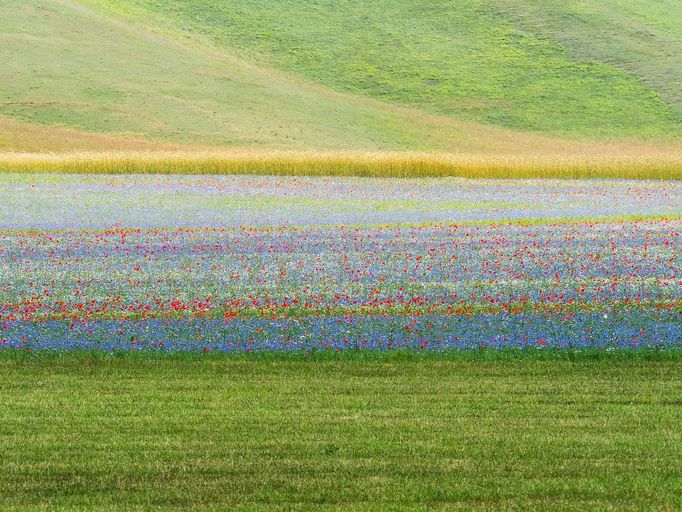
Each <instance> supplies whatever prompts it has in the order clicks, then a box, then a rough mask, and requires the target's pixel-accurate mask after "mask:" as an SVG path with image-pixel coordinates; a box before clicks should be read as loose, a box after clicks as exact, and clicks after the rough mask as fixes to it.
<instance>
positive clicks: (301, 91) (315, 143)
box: [0, 0, 561, 152]
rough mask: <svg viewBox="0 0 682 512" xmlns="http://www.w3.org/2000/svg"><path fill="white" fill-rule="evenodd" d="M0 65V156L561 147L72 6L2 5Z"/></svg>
mask: <svg viewBox="0 0 682 512" xmlns="http://www.w3.org/2000/svg"><path fill="white" fill-rule="evenodd" d="M0 60H2V62H3V66H2V70H0V80H1V81H2V84H3V89H2V93H1V94H0V116H5V119H4V120H3V119H2V117H0V147H2V148H4V149H6V150H10V151H19V150H22V151H23V150H31V151H45V150H47V151H52V150H54V149H55V148H57V149H59V150H63V149H71V148H74V149H87V148H90V149H93V150H100V149H106V148H107V145H109V147H110V148H111V149H121V146H122V145H124V144H123V142H121V140H120V139H123V140H130V141H131V142H130V145H129V147H130V149H145V148H144V147H142V148H141V147H140V146H142V145H143V144H144V141H145V140H146V144H147V146H151V144H150V140H151V141H165V142H166V143H168V142H172V143H176V144H189V145H193V146H197V145H204V146H238V147H246V146H249V147H252V146H258V147H268V148H297V149H304V148H334V149H358V148H361V149H368V150H377V149H407V148H412V149H421V150H427V149H428V150H438V149H440V150H444V149H452V148H459V149H462V150H467V151H474V152H481V151H490V150H492V149H495V150H496V151H501V152H510V151H516V150H517V149H516V148H518V147H519V146H521V147H524V146H525V147H529V148H533V149H536V150H537V148H542V147H555V146H557V145H559V146H561V143H560V142H556V141H553V140H552V139H549V138H543V137H540V136H532V135H524V134H515V133H514V132H511V131H507V130H501V129H498V128H492V127H483V126H478V125H475V124H473V123H467V122H462V121H458V120H454V119H450V118H445V117H442V116H430V115H427V114H425V113H423V112H421V111H418V110H414V109H406V108H401V107H396V106H393V105H390V104H387V103H381V102H378V101H374V100H371V99H365V98H361V97H358V96H352V95H348V94H339V93H335V92H333V91H331V90H329V89H327V88H324V87H322V86H319V85H316V84H314V83H311V82H308V81H305V80H302V79H300V78H296V77H294V76H292V75H288V74H284V73H281V72H279V71H276V70H273V69H267V68H262V67H257V66H254V65H252V64H250V63H248V62H246V61H244V60H239V59H237V58H235V57H234V56H233V55H231V53H230V52H226V51H217V50H212V49H210V48H207V47H206V46H205V45H204V46H201V45H199V44H194V43H192V42H187V41H185V42H183V41H181V40H180V41H176V39H173V38H171V37H170V36H165V35H158V34H155V33H152V32H151V31H149V30H146V29H144V28H140V27H139V26H138V25H136V24H134V23H130V22H124V21H120V20H119V19H117V18H116V17H115V16H114V17H111V16H105V15H102V14H100V13H98V12H96V11H94V10H92V9H90V8H88V7H87V6H85V5H82V4H80V3H78V2H76V1H69V0H58V1H46V0H38V1H36V2H24V1H20V0H10V1H9V2H3V4H2V5H0ZM8 120H9V121H14V122H13V123H10V122H9V121H8ZM17 121H20V123H17ZM22 123H24V124H22ZM26 123H29V124H30V125H49V126H53V127H59V130H58V133H56V134H55V135H54V136H53V137H46V134H45V133H44V132H41V133H33V136H30V135H31V134H32V133H31V132H29V131H27V128H26ZM64 127H67V128H71V129H75V130H77V131H78V132H80V133H99V134H106V135H107V136H108V138H106V139H97V140H92V137H90V141H89V142H88V144H87V145H86V147H83V143H82V142H80V141H78V139H77V138H76V137H74V133H73V132H69V131H64ZM17 131H19V133H20V134H22V136H16V135H15V133H16V132H17ZM24 134H25V135H24ZM113 136H115V137H113ZM86 138H87V135H86ZM63 139H66V141H63ZM157 149H160V148H158V147H157Z"/></svg>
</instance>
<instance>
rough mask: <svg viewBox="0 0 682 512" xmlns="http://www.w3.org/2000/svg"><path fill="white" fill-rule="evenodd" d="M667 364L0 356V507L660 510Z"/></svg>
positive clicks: (670, 447)
mask: <svg viewBox="0 0 682 512" xmlns="http://www.w3.org/2000/svg"><path fill="white" fill-rule="evenodd" d="M552 354H554V355H552ZM675 354H676V353H670V352H660V353H656V352H644V353H640V354H637V353H632V352H628V353H623V354H618V353H617V354H608V353H604V352H601V353H591V354H590V353H586V354H583V355H580V354H573V355H571V354H566V353H563V354H557V353H551V352H550V353H546V355H533V354H531V355H524V356H523V357H520V356H515V355H504V354H502V355H500V354H498V355H495V354H492V355H490V354H489V353H487V352H484V353H483V354H480V355H479V354H476V353H473V354H471V353H467V354H464V355H459V356H458V355H456V354H451V355H450V356H447V355H446V356H439V355H433V354H432V355H428V354H427V355H420V354H417V355H410V354H400V353H397V354H393V355H390V354H389V355H379V354H374V355H373V354H366V353H363V352H361V353H358V354H352V353H351V354H344V355H335V354H331V355H330V356H329V357H324V356H310V355H303V354H296V355H286V354H280V355H273V354H269V355H268V354H264V355H262V356H251V357H249V356H243V355H242V356H237V357H229V356H212V355H209V356H208V357H203V356H199V355H195V356H191V355H185V356H183V355H175V356H168V357H159V356H157V355H152V356H151V357H147V356H144V355H140V356H136V355H134V354H133V355H130V356H121V357H111V356H103V355H97V354H89V355H88V354H80V355H78V354H70V355H57V354H55V355H52V356H49V355H43V356H41V355H38V356H35V355H26V354H22V353H2V355H1V356H0V372H2V376H3V378H2V380H1V381H0V396H1V397H2V401H1V402H0V416H1V417H2V421H1V422H0V460H1V461H2V463H1V467H2V471H0V508H2V509H3V510H126V511H129V510H171V509H172V510H189V509H192V510H228V509H229V510H332V509H348V510H434V509H436V510H587V509H590V510H676V509H679V508H680V507H682V498H681V497H682V464H681V463H680V460H681V459H682V429H681V428H680V425H681V424H682V379H680V375H682V361H681V360H680V358H679V357H677V356H676V355H675Z"/></svg>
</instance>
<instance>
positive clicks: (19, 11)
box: [0, 0, 682, 153]
mask: <svg viewBox="0 0 682 512" xmlns="http://www.w3.org/2000/svg"><path fill="white" fill-rule="evenodd" d="M416 5H417V4H415V3H414V2H407V1H388V0H386V1H383V0H381V1H376V2H361V1H359V0H353V1H346V2H332V1H331V0H315V1H304V0H288V1H277V0H265V1H259V2H253V1H250V0H234V1H232V2H229V3H226V2H219V1H217V0H166V1H164V2H155V1H152V0H36V1H34V2H30V3H28V2H23V1H20V0H9V1H7V2H3V5H2V6H0V60H2V62H3V66H2V69H0V74H1V75H2V77H0V78H2V80H1V82H2V84H3V86H2V90H1V91H0V148H4V149H9V150H39V149H65V148H67V149H68V148H69V147H74V148H78V149H83V148H85V149H87V148H91V149H101V148H113V149H119V148H125V147H130V148H133V149H135V148H147V147H150V148H153V147H160V148H169V147H172V146H173V145H177V144H181V145H192V146H197V145H201V146H214V147H215V146H239V147H246V146H248V147H268V148H280V149H313V148H314V149H363V150H377V149H380V150H386V149H396V150H403V149H414V150H440V151H454V150H457V151H468V152H496V153H510V152H523V151H526V152H528V151H560V150H571V149H572V148H574V147H576V143H574V142H571V141H572V140H576V139H581V140H585V139H588V140H604V139H621V138H643V139H647V140H653V139H655V140H670V139H671V138H673V139H674V138H677V137H679V136H680V134H681V133H682V92H680V91H681V90H682V88H680V87H678V85H679V81H680V76H681V74H682V64H681V63H680V61H682V59H676V58H675V57H676V56H679V55H681V54H682V52H680V48H681V47H682V25H681V23H682V22H680V21H679V20H682V6H681V5H680V4H679V3H677V2H673V1H670V2H667V3H666V5H667V9H668V11H667V13H666V10H665V9H664V8H657V9H658V10H656V9H647V8H645V4H644V3H643V2H640V1H639V0H621V1H620V2H617V1H616V0H613V1H609V2H606V3H600V6H594V7H585V6H582V4H578V3H576V4H575V6H573V7H570V6H569V7H566V5H568V4H566V3H565V2H556V3H547V2H534V1H531V0H527V1H524V2H514V4H513V6H511V5H510V4H509V3H507V2H495V3H488V2H486V3H483V2H464V1H458V2H444V1H436V0H430V1H428V2H421V3H419V6H418V7H415V6H416ZM581 6H582V7H581ZM678 11H679V16H676V15H677V14H678ZM604 33H605V34H612V35H613V38H609V37H606V36H599V35H600V34H604ZM598 36H599V37H598ZM36 125H46V126H48V127H51V128H50V130H52V131H51V135H50V136H47V135H46V133H43V132H41V133H42V135H40V136H39V137H37V138H39V139H40V140H41V141H45V143H44V147H43V146H41V142H40V141H36V137H30V136H24V135H22V134H24V133H36V132H35V130H36V129H38V128H36ZM29 127H30V128H29ZM39 130H43V129H42V128H40V129H39ZM74 130H76V131H74ZM79 132H83V133H94V134H102V135H98V136H97V137H95V138H93V136H87V137H85V139H80V138H79V136H78V133H79ZM88 137H89V138H88ZM83 140H88V141H89V142H87V143H83ZM84 146H85V147H84Z"/></svg>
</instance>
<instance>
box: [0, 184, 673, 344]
mask: <svg viewBox="0 0 682 512" xmlns="http://www.w3.org/2000/svg"><path fill="white" fill-rule="evenodd" d="M0 181H1V185H2V186H1V187H0V346H2V347H3V348H4V349H6V350H9V349H19V350H45V349H47V350H58V351H69V350H91V349H94V350H103V351H107V352H120V351H195V352H202V351H204V352H214V351H241V352H246V351H262V350H283V351H301V350H303V351H324V350H331V351H336V350H358V349H371V350H400V349H412V350H448V349H480V348H495V349H505V348H509V349H525V348H533V349H552V348H559V349H595V348H597V349H605V350H614V349H628V350H633V349H642V348H657V349H679V348H682V274H681V272H680V254H681V252H680V249H681V248H682V184H680V183H679V182H647V181H639V182H634V181H633V182H629V181H607V180H595V181H589V180H585V181H569V180H565V181H561V180H544V181H543V180H505V181H499V180H480V181H478V180H476V181H472V180H464V179H454V178H438V179H435V178H434V179H418V180H416V179H410V180H397V179H360V178H313V177H298V178H285V177H266V176H140V175H128V176H118V175H116V176H84V175H75V176H69V175H12V174H6V175H2V176H0Z"/></svg>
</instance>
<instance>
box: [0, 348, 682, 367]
mask: <svg viewBox="0 0 682 512" xmlns="http://www.w3.org/2000/svg"><path fill="white" fill-rule="evenodd" d="M38 360H45V361H55V360H56V361H84V362H88V361H91V362H98V361H99V362H105V361H116V360H131V361H248V362H253V363H254V364H256V363H258V362H259V361H270V362H286V361H289V362H302V361H308V362H324V361H340V362H342V361H348V362H353V361H355V362H357V361H364V362H392V361H434V362H438V361H461V362H505V361H576V362H581V361H629V362H636V361H682V348H680V349H679V350H677V349H660V350H657V349H633V350H623V349H613V350H603V349H581V350H577V349H553V348H534V347H529V348H524V349H506V350H496V349H491V348H483V349H479V350H454V349H453V350H441V351H437V350H420V351H416V350H400V349H396V350H366V349H358V350H353V349H348V350H340V351H339V350H313V351H310V350H297V351H293V350H292V351H285V350H277V351H273V350H260V351H259V350H256V351H252V352H248V353H245V352H243V351H234V352H220V351H217V352H204V351H203V350H202V351H199V350H197V351H167V352H164V351H154V350H133V351H119V352H105V351H101V350H73V351H68V352H67V351H56V350H21V349H1V350H0V361H38Z"/></svg>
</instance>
